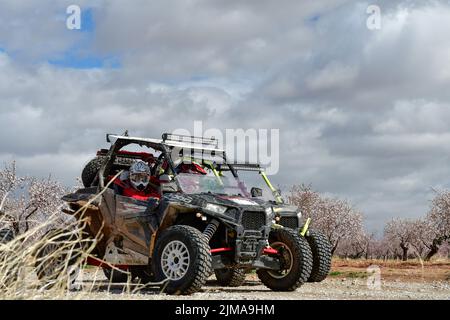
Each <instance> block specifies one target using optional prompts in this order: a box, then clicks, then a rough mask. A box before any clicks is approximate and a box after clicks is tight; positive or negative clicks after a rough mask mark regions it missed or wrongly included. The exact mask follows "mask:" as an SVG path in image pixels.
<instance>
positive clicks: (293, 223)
mask: <svg viewBox="0 0 450 320" xmlns="http://www.w3.org/2000/svg"><path fill="white" fill-rule="evenodd" d="M280 224H281V225H282V226H283V227H286V228H291V229H297V228H298V218H297V217H281V220H280Z"/></svg>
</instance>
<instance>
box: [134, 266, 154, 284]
mask: <svg viewBox="0 0 450 320" xmlns="http://www.w3.org/2000/svg"><path fill="white" fill-rule="evenodd" d="M130 271H131V276H132V277H133V279H137V281H139V282H140V283H141V284H146V283H149V282H154V281H155V279H154V278H155V277H154V275H153V274H152V271H151V268H150V267H148V266H132V267H130Z"/></svg>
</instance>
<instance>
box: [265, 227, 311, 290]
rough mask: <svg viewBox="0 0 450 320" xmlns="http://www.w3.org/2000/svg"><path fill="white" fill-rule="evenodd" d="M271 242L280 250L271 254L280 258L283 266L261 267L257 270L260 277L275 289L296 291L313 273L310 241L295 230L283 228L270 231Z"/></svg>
mask: <svg viewBox="0 0 450 320" xmlns="http://www.w3.org/2000/svg"><path fill="white" fill-rule="evenodd" d="M269 243H270V246H271V247H272V248H274V249H276V250H277V251H278V254H271V256H272V257H275V258H278V259H279V261H280V264H281V268H280V270H265V269H260V270H258V271H257V274H258V277H259V279H260V280H261V282H262V283H263V284H264V285H265V286H267V287H268V288H270V289H272V290H274V291H294V290H295V289H297V288H298V287H300V286H301V285H302V284H303V283H305V282H306V281H307V280H308V278H309V275H310V273H311V269H312V262H313V258H312V253H311V249H310V247H309V245H308V242H307V241H306V240H305V239H304V238H302V237H300V236H298V235H297V234H296V232H295V231H294V230H291V229H288V228H283V229H277V230H272V231H271V232H270V235H269Z"/></svg>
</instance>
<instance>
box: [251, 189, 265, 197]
mask: <svg viewBox="0 0 450 320" xmlns="http://www.w3.org/2000/svg"><path fill="white" fill-rule="evenodd" d="M250 193H251V194H252V198H259V197H262V195H263V191H262V189H261V188H256V187H253V188H252V189H251V190H250Z"/></svg>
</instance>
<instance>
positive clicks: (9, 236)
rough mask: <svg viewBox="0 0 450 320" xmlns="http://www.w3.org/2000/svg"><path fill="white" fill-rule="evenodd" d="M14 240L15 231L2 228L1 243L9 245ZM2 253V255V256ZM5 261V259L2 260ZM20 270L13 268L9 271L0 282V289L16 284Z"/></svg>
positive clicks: (0, 230)
mask: <svg viewBox="0 0 450 320" xmlns="http://www.w3.org/2000/svg"><path fill="white" fill-rule="evenodd" d="M13 240H14V230H13V229H10V228H2V229H0V243H1V244H5V245H6V244H8V243H9V242H11V241H13ZM1 254H2V253H1V251H0V255H1ZM2 260H3V259H2ZM18 273H19V270H18V269H16V267H12V270H8V272H7V274H6V275H4V276H3V277H2V279H1V281H0V288H1V289H3V288H8V287H10V286H11V285H13V284H14V282H15V281H16V280H17V278H18Z"/></svg>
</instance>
